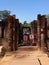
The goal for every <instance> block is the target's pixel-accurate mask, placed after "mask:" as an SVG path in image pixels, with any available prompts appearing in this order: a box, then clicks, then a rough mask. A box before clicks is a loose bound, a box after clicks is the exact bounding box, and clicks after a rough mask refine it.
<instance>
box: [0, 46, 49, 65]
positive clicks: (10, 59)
mask: <svg viewBox="0 0 49 65" xmlns="http://www.w3.org/2000/svg"><path fill="white" fill-rule="evenodd" d="M0 65H49V58H48V56H47V54H46V53H45V52H43V51H42V50H40V49H38V48H37V47H33V46H24V47H19V49H18V50H17V51H14V52H7V53H6V54H5V56H4V57H3V58H0Z"/></svg>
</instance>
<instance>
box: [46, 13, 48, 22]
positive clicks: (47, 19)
mask: <svg viewBox="0 0 49 65" xmlns="http://www.w3.org/2000/svg"><path fill="white" fill-rule="evenodd" d="M46 18H47V21H48V22H49V14H48V15H46Z"/></svg>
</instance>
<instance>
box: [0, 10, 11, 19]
mask: <svg viewBox="0 0 49 65" xmlns="http://www.w3.org/2000/svg"><path fill="white" fill-rule="evenodd" d="M9 15H10V11H8V10H4V11H0V20H3V19H6V18H7V17H8V16H9Z"/></svg>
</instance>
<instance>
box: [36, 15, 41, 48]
mask: <svg viewBox="0 0 49 65" xmlns="http://www.w3.org/2000/svg"><path fill="white" fill-rule="evenodd" d="M37 31H38V46H39V47H41V15H38V18H37Z"/></svg>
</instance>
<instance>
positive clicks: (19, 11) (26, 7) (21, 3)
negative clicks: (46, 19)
mask: <svg viewBox="0 0 49 65" xmlns="http://www.w3.org/2000/svg"><path fill="white" fill-rule="evenodd" d="M0 10H1V11H3V10H9V11H11V15H13V14H15V15H16V18H18V19H19V21H20V22H22V23H23V22H24V21H27V22H31V21H33V20H36V19H37V15H38V14H41V15H44V14H46V15H47V14H49V0H0Z"/></svg>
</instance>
